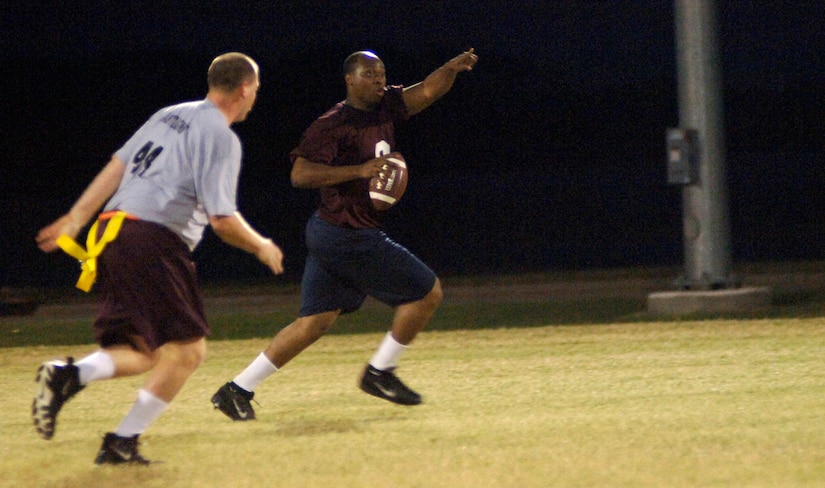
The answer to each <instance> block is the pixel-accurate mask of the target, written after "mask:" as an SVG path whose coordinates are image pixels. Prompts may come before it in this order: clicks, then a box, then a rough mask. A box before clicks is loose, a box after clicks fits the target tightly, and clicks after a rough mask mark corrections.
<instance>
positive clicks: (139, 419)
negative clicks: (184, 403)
mask: <svg viewBox="0 0 825 488" xmlns="http://www.w3.org/2000/svg"><path fill="white" fill-rule="evenodd" d="M168 406H169V404H168V403H166V402H164V401H163V400H161V399H160V398H158V397H156V396H155V395H152V394H151V393H149V392H148V391H146V390H144V389H141V390H140V391H138V397H137V401H136V402H135V404H134V405H132V409H131V410H130V411H129V413H128V414H126V418H124V419H123V422H121V423H120V425H118V426H117V429H115V435H118V436H120V437H132V436H133V435H136V434H142V433H143V431H144V430H146V429H147V428H148V427H149V426H150V425H152V422H154V421H155V420H157V418H158V417H160V414H162V413H163V411H164V410H166V407H168Z"/></svg>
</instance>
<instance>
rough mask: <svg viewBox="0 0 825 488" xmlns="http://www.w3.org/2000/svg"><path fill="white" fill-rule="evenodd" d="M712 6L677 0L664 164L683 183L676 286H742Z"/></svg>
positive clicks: (704, 0)
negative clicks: (675, 96)
mask: <svg viewBox="0 0 825 488" xmlns="http://www.w3.org/2000/svg"><path fill="white" fill-rule="evenodd" d="M715 7H716V5H715V1H714V0H675V13H676V17H675V23H676V56H677V68H678V75H679V89H678V91H679V125H680V128H679V129H672V130H670V131H669V132H668V153H669V156H668V163H669V175H670V178H671V183H679V184H682V185H683V189H682V191H683V193H682V201H683V225H684V253H685V274H684V276H682V277H680V278H678V279H677V281H676V285H677V286H678V287H679V288H681V289H686V290H717V289H724V288H736V287H738V286H739V285H740V283H739V282H738V280H737V279H735V278H734V277H732V276H731V266H732V265H731V245H730V224H729V219H728V196H727V188H726V184H727V181H726V179H727V178H726V165H725V144H724V124H723V115H722V114H723V110H722V95H721V92H722V89H721V85H722V84H721V78H720V74H719V71H720V68H719V65H720V61H719V53H718V50H717V32H716V31H717V23H716V12H715ZM679 168H681V169H682V170H684V171H682V172H679V171H678V170H679ZM674 178H676V179H677V180H678V181H674Z"/></svg>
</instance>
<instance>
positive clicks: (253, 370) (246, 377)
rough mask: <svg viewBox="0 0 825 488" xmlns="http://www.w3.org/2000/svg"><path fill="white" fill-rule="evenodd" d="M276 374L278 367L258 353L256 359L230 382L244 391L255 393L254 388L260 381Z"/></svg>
mask: <svg viewBox="0 0 825 488" xmlns="http://www.w3.org/2000/svg"><path fill="white" fill-rule="evenodd" d="M277 372H278V367H277V366H275V365H274V364H272V361H270V360H269V358H267V357H266V355H265V354H264V353H260V354H259V355H258V357H256V358H255V360H254V361H252V362H251V363H250V364H249V366H247V367H246V369H245V370H243V371H242V372H241V374H239V375H238V376H236V377H235V379H234V380H232V381H233V382H234V383H235V384H236V385H238V386H240V387H241V388H243V389H244V390H246V391H255V388H257V387H258V385H259V384H260V383H261V381H263V380H265V379H267V378H269V377H270V376H272V375H273V374H275V373H277Z"/></svg>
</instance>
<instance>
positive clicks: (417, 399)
mask: <svg viewBox="0 0 825 488" xmlns="http://www.w3.org/2000/svg"><path fill="white" fill-rule="evenodd" d="M394 369H395V368H393V369H390V370H387V371H381V370H380V369H375V368H373V367H372V365H369V364H368V365H367V368H366V369H365V370H364V376H362V377H361V389H362V390H364V391H365V392H367V393H369V394H370V395H373V396H377V397H378V398H383V399H384V400H389V401H391V402H393V403H398V404H401V405H418V404H419V403H421V395H419V394H418V393H416V392H414V391H412V390H410V389H409V388H407V385H405V384H404V383H402V382H401V380H399V379H398V377H397V376H395V374H393V370H394Z"/></svg>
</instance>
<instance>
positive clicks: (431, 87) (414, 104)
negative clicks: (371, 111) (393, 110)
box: [403, 49, 478, 115]
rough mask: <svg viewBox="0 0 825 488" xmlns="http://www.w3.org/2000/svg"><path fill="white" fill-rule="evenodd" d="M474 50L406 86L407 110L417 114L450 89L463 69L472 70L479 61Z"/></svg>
mask: <svg viewBox="0 0 825 488" xmlns="http://www.w3.org/2000/svg"><path fill="white" fill-rule="evenodd" d="M473 51H474V49H470V50H469V51H466V52H463V53H461V54H459V55H458V56H456V57H454V58H453V59H451V60H449V61H447V62H446V63H444V64H443V65H442V66H441V67H440V68H438V69H437V70H435V71H433V72H432V73H430V74H429V75H428V76H427V77H426V78H424V81H421V82H420V83H416V84H415V85H412V86H410V87H407V88H405V89H404V93H403V97H404V103H405V104H406V105H407V112H408V113H409V114H410V115H415V114H417V113H419V112H421V111H422V110H424V109H425V108H427V107H429V106H430V105H432V104H433V103H434V102H435V101H436V100H438V99H439V98H441V97H442V96H444V94H446V93H447V92H448V91H450V89H451V88H452V87H453V83H454V82H455V78H456V76H458V74H459V73H461V72H463V71H470V70H472V69H473V66H475V64H476V62H477V61H478V56H476V55H475V54H473Z"/></svg>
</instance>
